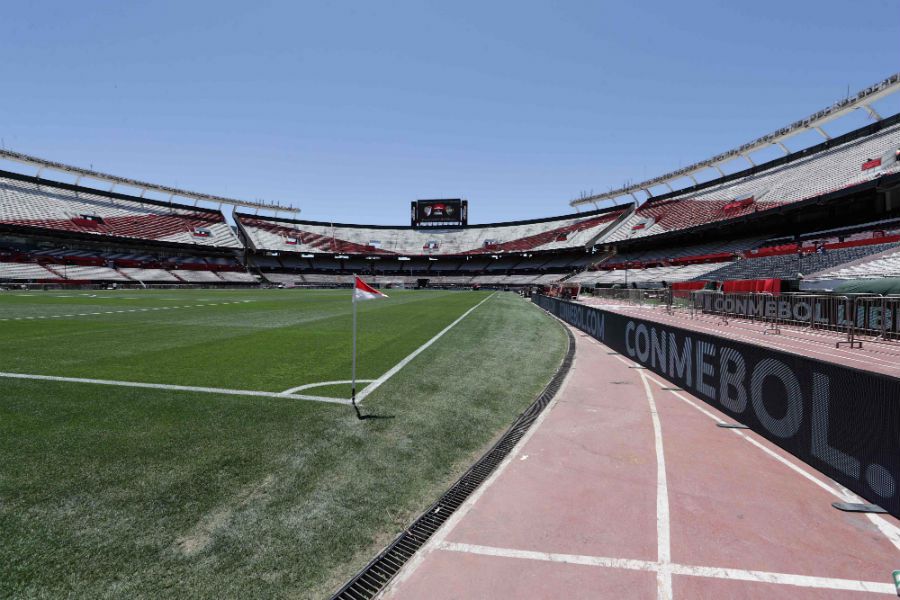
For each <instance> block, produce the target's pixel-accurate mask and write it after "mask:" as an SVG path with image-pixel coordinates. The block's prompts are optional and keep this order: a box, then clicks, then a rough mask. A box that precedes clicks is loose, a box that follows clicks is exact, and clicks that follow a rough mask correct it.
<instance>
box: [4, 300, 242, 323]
mask: <svg viewBox="0 0 900 600" xmlns="http://www.w3.org/2000/svg"><path fill="white" fill-rule="evenodd" d="M243 302H244V303H246V302H253V301H252V300H244V301H243ZM225 304H239V303H238V302H216V303H213V304H193V305H185V306H157V307H156V308H132V309H127V310H110V311H106V312H93V313H77V314H71V315H49V316H40V317H9V318H5V319H0V322H3V321H22V320H33V319H60V318H64V317H91V316H95V315H111V314H119V313H136V312H150V311H154V310H175V309H180V308H200V307H203V306H221V305H225Z"/></svg>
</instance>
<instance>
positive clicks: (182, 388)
mask: <svg viewBox="0 0 900 600" xmlns="http://www.w3.org/2000/svg"><path fill="white" fill-rule="evenodd" d="M0 377H5V378H7V379H31V380H37V381H60V382H64V383H90V384H95V385H114V386H119V387H133V388H145V389H152V390H172V391H177V392H201V393H206V394H222V395H227V396H259V397H264V398H289V399H292V400H310V401H314V402H329V403H332V404H350V401H349V400H342V399H339V398H327V397H325V396H305V395H300V394H284V393H280V392H264V391H259V390H232V389H227V388H213V387H201V386H192V385H172V384H169V383H143V382H138V381H116V380H111V379H87V378H84V377H58V376H55V375H32V374H28V373H0Z"/></svg>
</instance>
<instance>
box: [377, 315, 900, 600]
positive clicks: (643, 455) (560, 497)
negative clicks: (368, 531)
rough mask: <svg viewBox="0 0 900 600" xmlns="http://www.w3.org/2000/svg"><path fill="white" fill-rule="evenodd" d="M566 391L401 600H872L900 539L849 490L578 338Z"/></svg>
mask: <svg viewBox="0 0 900 600" xmlns="http://www.w3.org/2000/svg"><path fill="white" fill-rule="evenodd" d="M575 335H576V340H577V342H576V343H577V347H576V353H575V362H574V365H573V368H572V370H571V372H570V373H569V375H568V377H567V378H566V380H565V382H564V384H563V387H562V389H561V390H560V392H559V393H558V394H557V396H556V399H555V400H554V401H553V403H552V404H551V405H550V406H549V407H548V408H547V410H545V411H544V413H543V414H542V416H541V417H540V419H539V420H538V421H537V422H536V423H535V425H534V426H533V427H532V429H531V430H530V431H529V433H528V434H527V435H526V437H525V438H524V439H523V440H522V442H520V443H519V445H518V446H517V447H516V448H515V449H514V451H513V452H512V453H511V454H510V456H509V457H508V458H507V459H506V461H504V463H503V464H502V465H501V466H500V467H498V469H497V471H496V472H495V473H494V475H493V476H492V477H491V478H490V479H489V480H488V481H486V482H485V483H484V485H482V486H481V488H479V490H477V491H476V492H475V493H474V494H473V495H472V496H471V497H470V498H469V500H468V501H467V502H466V503H465V504H464V505H463V506H462V507H460V509H459V510H458V511H457V512H456V513H455V514H454V515H453V516H452V517H451V518H450V519H449V520H448V521H447V522H446V523H445V525H444V526H443V527H442V528H441V529H440V530H438V532H437V533H436V534H435V535H434V536H433V538H432V539H431V540H430V541H429V543H428V544H427V545H426V546H425V547H424V548H423V549H422V550H421V551H420V552H419V553H418V554H417V555H416V556H415V557H413V559H412V560H411V561H410V562H409V563H407V565H406V567H405V568H404V569H403V570H402V571H401V572H400V573H399V574H398V576H397V578H396V579H395V580H394V581H393V582H392V584H391V585H390V586H389V587H388V588H387V590H385V592H384V593H383V594H382V596H381V597H382V598H390V599H422V598H428V599H436V600H441V599H467V600H468V599H477V598H485V599H488V598H489V599H494V598H517V599H519V598H521V599H531V598H591V599H594V598H672V597H674V598H692V599H693V598H715V599H721V598H790V599H805V598H817V599H819V598H870V597H871V598H874V597H877V596H879V595H882V597H887V596H888V595H894V586H893V584H892V583H891V572H892V571H893V570H894V569H897V568H900V529H898V522H897V520H896V519H894V518H892V517H886V516H885V515H864V514H859V513H843V512H839V511H837V510H835V509H834V508H832V507H831V503H832V502H834V501H836V500H844V501H859V499H858V498H855V497H854V496H852V495H849V494H848V493H846V492H844V491H843V490H842V489H841V488H840V486H839V485H838V484H836V483H835V482H833V481H831V480H830V479H828V478H826V477H825V476H823V475H822V474H820V473H818V472H816V471H815V470H813V469H811V468H810V467H808V466H807V465H805V464H804V463H802V462H800V461H798V460H797V459H795V458H793V457H792V456H790V455H788V454H786V453H785V452H783V451H782V450H780V449H779V448H778V447H777V446H774V445H772V444H770V443H769V442H767V441H766V440H764V439H763V438H761V437H760V436H758V435H756V434H754V433H752V432H750V431H749V430H734V429H722V428H719V427H716V426H715V424H716V422H718V421H722V420H726V419H727V418H726V417H725V416H724V415H723V414H721V413H719V412H718V411H716V410H715V409H713V408H712V407H710V406H709V405H707V404H705V403H704V402H702V401H700V400H698V399H696V398H694V397H692V396H691V395H690V394H687V393H685V392H682V391H677V390H668V389H665V388H667V387H669V386H668V384H667V383H666V382H665V381H662V380H660V379H658V378H657V376H655V375H653V374H652V373H651V372H650V371H647V370H643V369H634V368H630V367H631V366H634V364H633V363H631V361H629V360H627V359H625V358H624V357H622V356H620V355H618V354H616V353H614V352H612V351H611V350H610V349H609V348H607V347H606V346H603V345H601V344H600V343H599V342H597V341H595V340H593V339H592V338H590V337H588V336H586V335H585V334H583V333H581V332H578V331H575Z"/></svg>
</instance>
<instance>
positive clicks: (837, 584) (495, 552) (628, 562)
mask: <svg viewBox="0 0 900 600" xmlns="http://www.w3.org/2000/svg"><path fill="white" fill-rule="evenodd" d="M438 549H440V550H446V551H448V552H462V553H466V554H478V555H481V556H497V557H501V558H519V559H524V560H539V561H544V562H554V563H565V564H572V565H584V566H589V567H604V568H610V569H628V570H632V571H656V572H659V571H661V570H667V571H671V572H672V573H673V574H675V575H686V576H689V577H709V578H713V579H730V580H737V581H753V582H759V583H774V584H778V585H792V586H797V587H806V588H818V589H829V590H846V591H854V592H874V593H878V594H895V593H896V590H895V588H894V585H893V584H891V583H882V582H879V581H861V580H856V579H838V578H835V577H813V576H810V575H794V574H791V573H774V572H769V571H749V570H745V569H731V568H722V567H703V566H694V565H679V564H661V563H659V562H653V561H648V560H636V559H631V558H611V557H606V556H589V555H582V554H557V553H551V552H535V551H533V550H516V549H514V548H497V547H494V546H480V545H477V544H459V543H455V542H441V543H440V544H439V545H438Z"/></svg>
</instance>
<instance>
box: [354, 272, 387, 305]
mask: <svg viewBox="0 0 900 600" xmlns="http://www.w3.org/2000/svg"><path fill="white" fill-rule="evenodd" d="M353 280H354V281H353V299H354V300H374V299H375V298H387V297H388V296H387V294H382V293H381V292H379V291H378V290H376V289H375V288H373V287H372V286H371V285H369V284H368V283H366V282H365V281H363V280H362V279H360V278H359V277H357V276H356V275H354V276H353Z"/></svg>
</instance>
